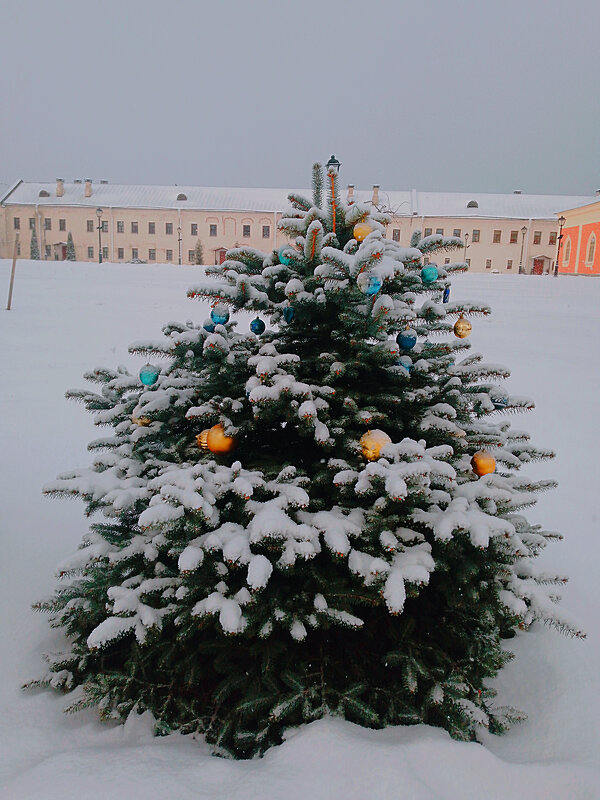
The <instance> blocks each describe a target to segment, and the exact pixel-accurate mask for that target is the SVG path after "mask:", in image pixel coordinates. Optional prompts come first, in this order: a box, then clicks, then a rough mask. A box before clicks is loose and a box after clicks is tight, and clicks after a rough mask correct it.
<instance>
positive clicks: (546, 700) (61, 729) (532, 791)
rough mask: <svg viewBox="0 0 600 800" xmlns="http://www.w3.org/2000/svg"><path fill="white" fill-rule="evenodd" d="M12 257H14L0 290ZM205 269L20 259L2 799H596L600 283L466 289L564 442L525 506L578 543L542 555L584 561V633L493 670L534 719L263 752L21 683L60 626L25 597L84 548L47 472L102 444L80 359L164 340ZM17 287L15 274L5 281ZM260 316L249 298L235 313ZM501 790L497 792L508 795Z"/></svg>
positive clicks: (547, 440) (576, 606)
mask: <svg viewBox="0 0 600 800" xmlns="http://www.w3.org/2000/svg"><path fill="white" fill-rule="evenodd" d="M9 274H10V262H9V261H0V297H1V299H2V306H3V307H4V301H5V296H3V295H1V292H2V291H5V290H6V291H7V290H8V278H9ZM200 274H201V268H198V267H176V266H162V265H152V266H149V265H112V264H104V265H102V266H101V267H100V266H99V265H95V264H87V263H86V264H83V263H82V264H77V263H65V262H60V263H54V262H30V261H20V262H19V263H18V265H17V276H16V282H15V291H14V296H13V310H12V311H10V312H6V311H4V310H2V311H0V330H1V333H0V335H1V341H2V350H1V355H0V370H1V371H0V375H1V378H0V408H1V409H2V411H3V413H2V415H1V416H0V432H1V436H0V441H1V442H2V473H1V480H0V500H1V502H2V505H1V508H2V516H1V518H0V519H1V520H2V521H1V523H0V537H1V538H0V541H1V543H2V559H1V561H0V564H1V567H0V635H1V639H0V642H1V645H0V646H1V647H2V653H1V656H0V664H1V670H2V672H1V675H2V681H0V720H1V723H0V800H13V798H15V800H16V798H19V800H27V799H28V798H31V799H32V800H34V798H35V799H36V798H41V797H43V798H49V799H50V800H52V799H53V798H57V800H58V798H61V800H69V798H71V797H73V798H75V797H77V798H80V797H81V796H85V797H87V798H90V799H91V800H96V799H98V800H99V799H100V798H108V797H110V798H111V799H112V800H121V798H130V797H131V796H132V794H137V795H139V796H141V797H143V798H144V800H151V799H152V798H154V797H156V798H158V797H161V798H165V797H168V798H171V797H172V798H175V799H176V800H178V799H179V798H182V800H186V799H187V798H188V797H189V798H192V797H194V798H200V800H201V799H202V798H204V797H206V798H212V799H213V800H220V799H221V798H226V797H227V798H244V800H254V799H255V798H259V797H260V798H261V799H264V798H269V799H270V798H283V797H285V798H286V800H294V799H295V798H296V797H297V798H300V797H302V798H306V797H313V798H336V799H337V798H338V797H339V798H344V800H348V799H351V798H356V799H357V800H362V798H369V800H379V798H381V800H383V799H384V798H386V799H387V798H390V799H391V798H396V797H398V796H402V797H403V798H409V799H410V800H413V798H414V800H430V799H431V800H433V798H436V800H439V798H443V800H454V798H461V800H470V799H471V798H473V800H480V798H483V797H486V798H498V800H500V799H501V798H511V800H515V799H516V800H521V798H522V800H531V798H538V797H540V798H542V797H543V798H557V800H559V799H560V800H563V799H565V800H566V798H569V800H570V799H571V798H573V800H588V798H589V800H594V798H600V768H599V765H598V752H599V751H600V736H599V732H600V730H599V722H598V720H599V718H600V671H599V669H598V663H599V661H600V646H599V644H598V632H599V628H600V626H599V624H598V619H599V618H600V589H599V582H598V580H597V571H598V567H597V565H598V563H599V561H600V537H599V536H598V520H599V519H600V499H599V495H598V490H597V478H598V460H597V458H598V457H597V454H598V453H600V427H599V426H598V395H599V390H600V370H599V367H600V363H599V362H600V356H599V355H598V350H597V341H598V336H599V333H600V330H599V329H600V317H599V315H598V307H599V301H600V281H594V280H593V279H584V278H578V279H577V278H569V277H561V278H558V279H554V278H550V277H539V278H537V277H533V276H516V275H515V276H491V275H473V276H469V275H466V276H461V277H458V278H456V279H455V280H454V283H453V287H452V299H461V298H465V299H472V300H475V301H477V300H480V301H482V302H484V303H489V304H490V305H491V306H492V309H493V312H494V313H493V314H492V316H491V318H490V319H475V320H473V334H472V336H471V344H472V352H477V351H481V352H482V353H483V354H484V356H485V360H486V361H489V362H499V363H501V364H506V365H507V366H508V367H509V368H510V369H511V371H512V378H511V379H510V383H509V384H508V385H509V387H510V389H511V391H512V392H514V393H515V394H523V395H529V396H532V397H533V399H534V400H535V402H536V407H537V408H536V410H535V411H534V412H533V413H530V414H524V415H521V418H520V419H516V420H514V424H515V426H516V427H522V428H525V429H526V430H528V431H529V432H530V433H531V434H532V439H533V442H534V443H535V444H538V445H540V446H542V447H544V446H547V447H551V448H553V449H555V450H556V452H557V458H556V459H555V461H554V462H550V463H549V464H541V465H531V466H530V467H529V468H528V469H527V470H526V472H527V474H530V475H531V476H532V477H534V478H540V477H549V478H556V479H557V480H558V481H559V484H560V485H559V488H558V489H557V490H555V491H553V492H551V493H549V494H547V495H543V496H541V497H540V501H539V503H538V506H537V507H536V508H535V509H533V510H532V511H531V512H529V513H528V516H529V517H530V518H531V519H532V521H539V522H540V523H542V524H543V525H544V526H545V527H547V528H549V529H556V530H559V531H561V532H562V533H563V534H564V536H565V541H564V542H563V543H561V544H556V545H552V546H550V547H549V548H548V549H547V550H546V552H545V553H544V554H543V555H542V556H541V560H542V563H545V564H547V565H548V568H549V569H550V570H551V569H554V570H556V571H561V572H565V573H566V574H568V575H569V576H570V578H571V580H570V583H569V584H568V585H567V586H566V587H565V589H564V591H563V597H564V600H563V607H564V608H565V610H567V611H569V612H570V613H571V614H573V615H574V616H575V617H576V618H577V620H578V621H579V623H580V625H581V627H583V628H584V629H585V630H586V631H587V633H588V639H587V641H585V642H581V641H574V640H570V639H567V638H565V637H562V636H561V635H560V634H558V633H556V632H554V631H550V630H548V629H545V628H543V627H538V628H537V629H536V630H535V631H533V632H531V633H528V634H525V635H522V636H519V637H517V638H516V639H514V640H512V641H511V642H510V643H509V646H510V647H511V649H513V650H514V651H515V652H516V653H517V658H516V659H515V661H514V662H512V663H511V664H510V665H509V666H508V667H507V668H506V669H505V670H504V671H503V672H502V673H501V675H500V676H499V677H498V679H497V681H496V686H497V688H498V689H499V690H500V695H499V698H498V702H499V703H501V704H511V705H515V706H517V707H519V708H521V709H523V710H524V711H526V712H527V713H528V714H529V720H528V721H527V722H525V723H523V724H522V725H520V726H517V727H515V728H514V729H513V730H512V731H511V732H510V733H509V734H507V735H506V736H504V737H488V739H487V740H486V747H481V746H479V745H474V744H464V743H458V742H454V741H452V740H451V739H450V738H449V737H448V735H447V734H446V733H445V732H443V731H440V730H436V729H433V728H429V727H426V726H418V727H413V728H395V729H388V730H385V731H368V730H364V729H361V728H359V727H357V726H354V725H352V724H351V723H347V722H342V721H340V720H334V719H326V720H321V721H319V722H317V723H314V724H312V725H310V726H308V727H306V728H303V729H301V730H299V731H296V732H293V733H292V734H291V735H290V736H289V739H288V741H287V742H286V743H285V744H284V745H283V746H282V747H280V748H276V749H275V750H271V751H270V752H269V753H268V754H267V755H266V757H265V758H264V759H262V760H259V761H252V762H245V763H240V762H237V763H236V762H228V761H223V760H220V759H214V758H212V757H210V756H209V755H208V752H209V751H208V749H207V748H206V747H205V745H203V744H202V743H199V742H196V741H191V740H190V739H184V738H182V737H178V736H174V737H169V738H166V739H153V738H151V736H150V734H149V730H148V728H149V726H148V720H147V719H145V718H144V717H140V718H138V719H135V720H130V722H129V723H128V725H126V726H125V727H117V728H113V727H111V726H108V725H102V724H100V723H99V722H98V721H97V719H96V716H95V714H94V712H92V711H90V712H84V713H82V714H79V715H77V716H75V717H71V716H66V715H64V714H63V713H62V706H63V705H64V702H65V701H64V698H61V697H60V696H58V695H52V694H50V693H48V692H42V693H38V694H24V693H23V692H21V690H20V688H19V687H20V684H21V683H22V682H23V681H24V680H27V679H29V678H32V677H35V676H36V675H37V674H39V673H40V671H41V666H40V660H39V656H40V652H41V651H42V650H44V649H52V647H53V644H52V643H53V642H54V641H56V638H55V637H56V636H57V634H56V632H54V631H51V630H50V629H49V627H48V624H47V620H46V618H45V617H42V616H38V615H35V614H33V612H32V611H31V610H30V604H31V603H32V602H34V601H36V600H39V599H42V598H44V597H45V596H47V595H49V594H50V593H51V591H52V588H53V585H54V578H53V574H54V571H55V567H56V565H57V564H58V563H59V562H60V561H61V560H63V559H64V558H66V557H67V556H69V555H71V554H72V552H73V551H74V550H75V549H76V547H77V545H78V543H79V541H80V539H81V537H82V534H83V532H84V531H85V529H86V521H85V518H84V517H83V515H82V507H81V505H80V504H79V503H67V502H66V501H55V500H49V499H45V498H43V497H42V494H41V487H42V486H43V485H44V484H46V483H48V482H50V481H52V480H54V478H55V476H56V475H57V474H58V473H60V472H63V471H67V470H70V469H72V468H77V467H84V466H86V465H87V464H89V462H90V458H91V456H90V454H89V453H87V451H86V445H87V442H88V441H90V440H91V439H93V438H95V437H96V436H97V435H98V431H97V429H96V428H94V426H93V425H92V422H91V415H89V414H87V413H86V412H85V411H84V409H83V408H82V407H81V406H78V405H77V404H75V403H70V402H67V401H66V400H65V399H64V392H65V391H66V390H67V389H69V388H76V387H81V386H83V385H84V381H83V379H82V377H81V376H82V374H83V372H84V371H86V370H88V369H90V368H93V367H96V366H101V365H105V366H110V367H114V366H116V365H118V364H120V363H126V364H128V365H130V367H131V368H132V370H135V371H137V369H139V367H141V366H142V363H143V362H142V360H141V359H139V358H134V357H131V356H129V354H128V353H127V346H128V345H129V344H130V343H131V342H133V341H136V340H140V339H147V338H158V336H159V334H160V328H161V326H162V325H163V324H164V323H166V322H168V321H169V320H180V321H185V320H186V319H194V320H197V321H203V320H204V319H205V318H206V317H207V316H208V305H207V304H203V303H199V302H198V301H191V300H188V299H187V298H186V295H185V293H186V289H187V288H188V287H189V286H191V285H193V284H194V283H195V282H196V281H197V280H198V278H199V277H200ZM3 287H5V288H3ZM238 319H239V320H240V325H241V326H244V327H247V326H248V323H249V320H250V319H251V315H249V314H240V315H238ZM494 792H496V794H494Z"/></svg>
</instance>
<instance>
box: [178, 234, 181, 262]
mask: <svg viewBox="0 0 600 800" xmlns="http://www.w3.org/2000/svg"><path fill="white" fill-rule="evenodd" d="M177 243H178V245H179V266H181V225H178V226H177Z"/></svg>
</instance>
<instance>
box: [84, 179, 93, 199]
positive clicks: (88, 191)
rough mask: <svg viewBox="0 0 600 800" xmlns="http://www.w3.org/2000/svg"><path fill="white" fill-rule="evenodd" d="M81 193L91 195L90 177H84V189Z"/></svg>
mask: <svg viewBox="0 0 600 800" xmlns="http://www.w3.org/2000/svg"><path fill="white" fill-rule="evenodd" d="M83 193H84V195H85V196H86V197H91V196H92V179H91V178H86V179H85V189H84V190H83Z"/></svg>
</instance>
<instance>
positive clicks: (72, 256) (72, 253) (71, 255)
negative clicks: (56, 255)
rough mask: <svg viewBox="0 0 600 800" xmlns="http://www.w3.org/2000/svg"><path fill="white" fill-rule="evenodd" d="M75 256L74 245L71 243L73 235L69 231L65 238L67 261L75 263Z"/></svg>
mask: <svg viewBox="0 0 600 800" xmlns="http://www.w3.org/2000/svg"><path fill="white" fill-rule="evenodd" d="M76 260H77V259H76V256H75V243H74V242H73V234H72V233H71V231H69V235H68V236H67V261H76Z"/></svg>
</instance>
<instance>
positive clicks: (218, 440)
mask: <svg viewBox="0 0 600 800" xmlns="http://www.w3.org/2000/svg"><path fill="white" fill-rule="evenodd" d="M200 436H202V434H200ZM235 444H236V442H235V437H234V436H226V435H225V428H224V427H223V425H222V424H221V423H219V424H218V425H213V426H212V428H210V429H209V431H208V433H207V435H206V445H207V447H208V449H209V450H210V452H211V453H216V454H221V455H222V454H225V453H231V451H232V450H233V449H234V448H235Z"/></svg>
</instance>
